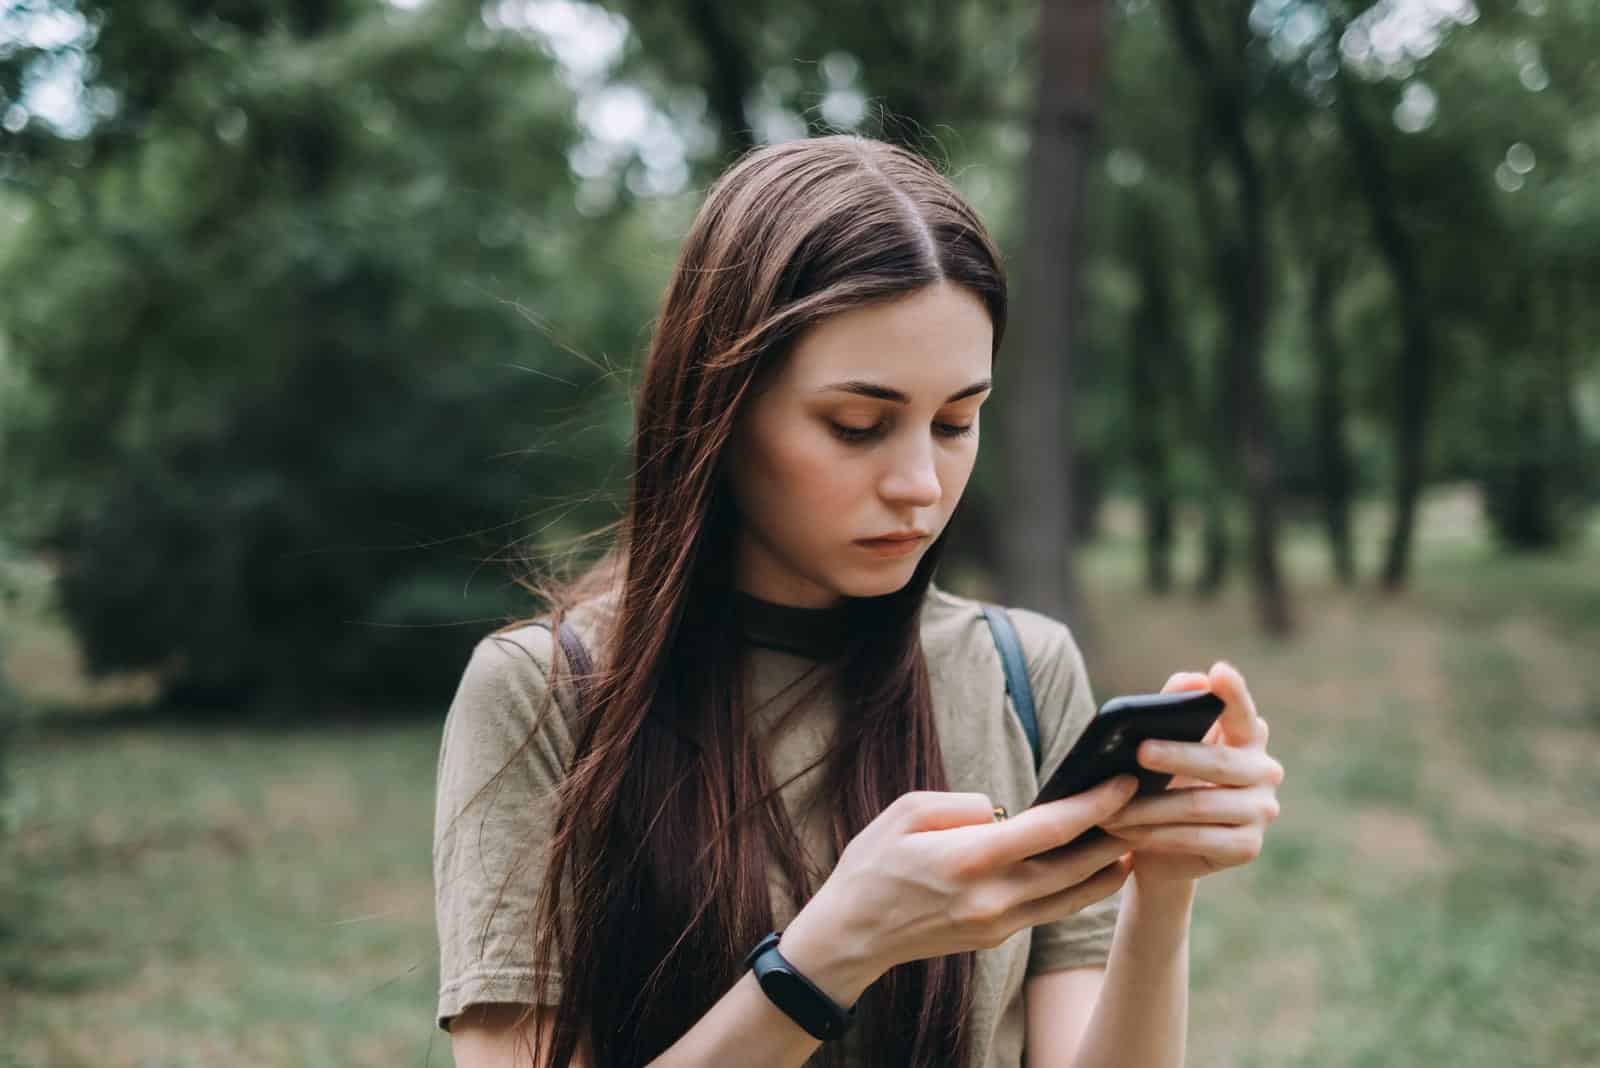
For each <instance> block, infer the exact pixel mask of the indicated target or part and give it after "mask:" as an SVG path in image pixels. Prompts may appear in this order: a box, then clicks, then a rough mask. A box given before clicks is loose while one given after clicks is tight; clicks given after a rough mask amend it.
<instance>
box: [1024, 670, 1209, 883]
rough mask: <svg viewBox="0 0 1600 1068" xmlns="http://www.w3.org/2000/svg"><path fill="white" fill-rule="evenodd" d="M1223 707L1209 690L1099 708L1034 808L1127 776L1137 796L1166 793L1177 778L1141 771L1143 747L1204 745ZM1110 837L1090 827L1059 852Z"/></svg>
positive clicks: (1127, 699) (1120, 700)
mask: <svg viewBox="0 0 1600 1068" xmlns="http://www.w3.org/2000/svg"><path fill="white" fill-rule="evenodd" d="M1222 706H1223V701H1222V698H1220V697H1218V696H1217V695H1216V694H1214V693H1211V692H1209V691H1206V690H1181V691H1178V692H1177V693H1141V694H1127V695H1124V696H1122V697H1113V698H1112V699H1111V700H1109V701H1107V702H1106V703H1105V704H1103V705H1101V706H1100V711H1099V713H1098V714H1096V716H1095V717H1094V719H1092V720H1090V721H1089V725H1088V726H1087V727H1085V728H1084V731H1083V733H1082V734H1081V735H1079V736H1078V740H1077V741H1076V742H1074V743H1073V745H1072V750H1071V751H1070V752H1068V753H1067V756H1066V759H1064V760H1062V762H1061V766H1060V767H1058V768H1057V769H1056V772H1055V774H1054V775H1052V776H1050V780H1049V781H1048V782H1046V783H1045V784H1044V785H1043V786H1042V787H1040V789H1039V795H1038V796H1037V797H1035V798H1034V799H1033V804H1034V805H1042V804H1044V803H1045V802H1046V801H1055V800H1058V799H1060V798H1063V797H1071V796H1072V795H1073V794H1081V793H1083V792H1084V791H1085V790H1088V789H1090V788H1092V787H1094V786H1097V785H1099V784H1100V783H1103V782H1105V781H1106V780H1107V779H1111V778H1115V777H1116V776H1118V775H1122V774H1125V773H1132V774H1133V775H1136V776H1138V778H1139V789H1138V795H1144V794H1150V793H1155V792H1157V791H1159V790H1164V789H1166V787H1167V783H1168V782H1170V781H1171V780H1172V776H1171V775H1169V774H1167V773H1166V772H1161V771H1151V770H1149V769H1148V768H1145V767H1143V766H1141V765H1140V764H1139V744H1140V743H1141V742H1143V741H1144V740H1145V739H1146V738H1161V739H1165V740H1167V741H1174V742H1198V741H1201V740H1202V739H1204V738H1205V736H1206V731H1208V730H1210V729H1211V725H1212V724H1213V723H1215V722H1216V720H1217V717H1218V716H1219V715H1221V714H1222ZM1138 795H1136V796H1138ZM1030 807H1031V806H1030ZM1105 833H1106V832H1105V831H1103V830H1101V829H1100V828H1099V827H1091V828H1089V829H1088V830H1087V831H1085V832H1083V833H1082V834H1080V835H1079V836H1078V837H1077V838H1074V839H1073V840H1072V841H1071V842H1068V843H1067V844H1066V845H1065V846H1060V847H1057V848H1060V849H1065V848H1067V847H1068V846H1074V845H1079V844H1080V843H1083V842H1088V841H1092V840H1093V839H1095V838H1100V837H1104V835H1105ZM1050 852H1055V850H1051V851H1050Z"/></svg>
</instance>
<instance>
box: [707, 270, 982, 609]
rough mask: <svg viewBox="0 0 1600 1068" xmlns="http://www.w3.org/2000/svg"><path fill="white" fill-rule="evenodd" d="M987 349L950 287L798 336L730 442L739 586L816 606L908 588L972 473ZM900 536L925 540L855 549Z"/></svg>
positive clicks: (975, 320)
mask: <svg viewBox="0 0 1600 1068" xmlns="http://www.w3.org/2000/svg"><path fill="white" fill-rule="evenodd" d="M993 338H994V327H993V325H992V324H991V323H990V321H989V314H988V311H987V309H986V308H985V307H984V304H983V302H982V300H980V299H979V298H978V297H977V296H976V295H975V294H973V293H972V292H971V291H969V290H967V289H965V288H962V287H960V286H957V285H955V284H953V283H949V282H937V283H935V284H933V285H931V286H927V287H925V288H923V289H920V290H917V291H916V292H914V293H911V294H908V295H906V296H904V297H899V298H896V299H894V300H892V301H889V302H885V303H879V304H873V305H868V306H866V307H860V308H852V309H851V310H849V311H846V312H841V313H839V314H838V315H835V316H832V317H830V318H828V319H826V320H824V321H823V322H821V323H819V324H817V325H816V326H814V327H812V328H811V329H810V330H808V331H806V332H805V333H804V334H802V335H801V336H800V338H799V339H798V341H797V342H796V343H795V345H794V347H793V348H792V350H791V353H790V356H789V359H788V360H787V361H786V363H785V364H784V366H783V367H782V368H781V369H780V370H779V371H778V373H777V374H776V376H775V377H774V378H773V380H772V381H771V383H770V384H769V385H768V387H767V388H766V389H765V390H764V391H763V392H762V393H761V394H760V395H759V396H757V397H756V398H755V399H754V400H753V401H751V402H750V403H749V404H748V405H747V407H746V408H745V410H744V411H743V412H742V413H741V415H740V420H739V424H738V426H737V427H736V428H735V431H734V438H733V441H732V442H731V448H730V453H729V457H728V470H729V475H730V478H731V481H732V489H733V495H734V499H735V502H736V503H737V505H738V509H739V514H740V520H741V525H740V531H739V535H738V550H737V551H738V560H737V562H736V565H735V567H736V584H737V586H738V588H739V589H741V590H744V591H745V592H747V593H750V594H753V595H754V596H756V597H760V598H762V599H763V600H767V601H773V602H776V603H778V604H788V605H797V606H800V607H806V608H824V607H827V606H829V605H831V604H833V603H834V602H835V601H837V600H838V599H839V598H840V597H841V596H850V597H876V596H881V595H883V594H887V593H893V592H894V591H895V590H898V589H900V588H901V587H902V586H904V585H905V584H906V583H907V582H908V581H910V579H911V576H912V573H913V572H915V571H916V568H917V563H918V561H919V560H921V558H922V554H923V553H925V552H926V551H927V549H928V546H930V545H931V544H933V541H934V539H936V538H938V536H939V534H940V533H941V532H942V531H943V530H944V526H945V523H946V522H948V521H949V519H950V514H951V512H953V511H954V510H955V507H956V504H957V503H958V502H959V501H960V500H961V493H962V491H963V490H964V489H965V488H966V485H967V479H968V477H969V476H971V474H972V465H973V462H974V460H976V458H977V455H978V408H979V407H980V406H981V405H982V404H983V402H984V400H985V399H986V398H987V397H988V395H989V373H990V366H991V359H990V349H991V346H992V344H993ZM909 531H916V532H920V533H921V534H922V535H924V536H923V537H922V538H921V539H920V540H918V541H915V542H911V543H908V545H902V547H901V549H902V551H897V552H888V551H885V550H884V548H883V547H882V546H881V545H880V546H876V547H874V546H871V545H865V544H862V539H868V538H881V537H883V536H884V535H890V534H902V533H905V532H909ZM906 548H909V551H903V550H905V549H906Z"/></svg>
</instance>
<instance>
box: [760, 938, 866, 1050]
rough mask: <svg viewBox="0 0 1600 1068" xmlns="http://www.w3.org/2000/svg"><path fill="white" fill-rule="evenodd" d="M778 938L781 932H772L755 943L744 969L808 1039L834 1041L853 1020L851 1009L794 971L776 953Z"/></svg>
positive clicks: (790, 965)
mask: <svg viewBox="0 0 1600 1068" xmlns="http://www.w3.org/2000/svg"><path fill="white" fill-rule="evenodd" d="M782 935H783V932H782V931H773V932H772V933H771V934H769V935H767V937H765V938H763V939H762V940H761V941H759V942H757V943H756V948H754V949H752V950H751V951H750V955H749V956H747V957H745V959H744V963H745V967H747V968H752V969H754V970H755V973H756V981H757V982H759V983H760V984H761V990H762V992H763V993H765V994H766V995H767V998H768V999H769V1000H770V1001H771V1002H772V1003H773V1004H774V1005H776V1006H778V1008H780V1009H782V1010H783V1011H784V1012H785V1013H786V1014H788V1016H789V1018H790V1019H792V1020H793V1021H794V1022H795V1023H797V1024H799V1025H800V1026H801V1027H803V1028H805V1030H806V1032H807V1033H808V1034H810V1035H811V1037H812V1038H820V1039H822V1040H823V1041H824V1042H826V1041H827V1040H828V1039H830V1038H838V1037H839V1036H840V1035H842V1034H844V1033H845V1032H846V1031H848V1030H849V1029H850V1024H851V1023H853V1022H854V1021H855V1018H856V1008H855V1006H854V1005H852V1006H850V1008H848V1009H841V1008H840V1007H839V1005H838V1003H837V1002H835V1001H834V1000H833V999H832V998H830V997H829V996H828V995H826V994H824V993H823V992H822V991H821V990H818V989H817V987H816V985H815V984H813V983H812V982H811V980H809V979H807V978H806V977H805V976H803V975H801V974H800V973H799V972H798V971H796V970H795V967H794V965H792V964H790V963H789V962H788V961H787V960H785V959H784V957H783V954H782V953H779V952H778V939H779V938H780V937H782Z"/></svg>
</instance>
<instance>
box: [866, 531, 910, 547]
mask: <svg viewBox="0 0 1600 1068" xmlns="http://www.w3.org/2000/svg"><path fill="white" fill-rule="evenodd" d="M927 536H928V533H927V531H924V530H913V531H909V532H906V533H902V534H884V535H882V536H880V537H876V538H857V539H856V540H857V541H863V542H870V543H872V544H884V543H888V542H896V541H921V540H922V539H923V538H926V537H927Z"/></svg>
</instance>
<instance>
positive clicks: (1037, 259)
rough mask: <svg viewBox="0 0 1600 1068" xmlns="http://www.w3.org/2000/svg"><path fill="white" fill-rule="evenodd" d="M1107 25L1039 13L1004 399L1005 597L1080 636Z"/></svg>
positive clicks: (1096, 8)
mask: <svg viewBox="0 0 1600 1068" xmlns="http://www.w3.org/2000/svg"><path fill="white" fill-rule="evenodd" d="M1109 18H1110V10H1109V5H1108V4H1107V3H1106V2H1105V0H1074V2H1070V3H1069V2H1061V3H1057V2H1054V0H1044V2H1043V3H1041V4H1040V5H1039V29H1038V38H1037V40H1038V46H1037V59H1036V66H1037V72H1036V75H1035V76H1036V78H1037V79H1038V82H1037V85H1038V88H1037V97H1036V103H1035V106H1034V119H1033V137H1032V140H1031V143H1030V148H1029V157H1028V168H1027V184H1026V197H1027V212H1026V215H1027V218H1028V221H1029V236H1028V239H1027V243H1026V247H1025V250H1024V266H1023V271H1022V278H1021V286H1020V290H1021V293H1020V297H1019V303H1020V306H1021V321H1020V323H1019V324H1018V326H1019V333H1020V334H1021V340H1022V351H1021V352H1020V353H1019V354H1018V355H1019V356H1020V357H1021V359H1020V361H1019V365H1018V367H1017V368H1016V373H1015V374H1014V375H1013V376H1012V379H1011V386H1010V388H1009V389H1008V390H1006V392H1005V393H1004V394H1003V395H1002V403H1003V404H1004V415H1005V422H1004V424H1003V426H1002V431H1003V434H1002V441H1003V443H1004V445H1005V454H1006V471H1007V474H1008V475H1009V476H1010V479H1009V488H1010V491H1011V493H1010V497H1011V502H1012V505H1011V508H1012V513H1013V515H1014V516H1015V519H1014V521H1013V522H1011V523H1008V524H1007V525H1006V528H1005V536H1004V538H1003V539H1002V541H1001V547H1002V550H1003V555H1002V557H1001V559H1000V572H1001V576H1002V588H1003V589H1004V591H1005V592H1006V594H1007V596H1008V597H1009V598H1010V599H1011V600H1012V601H1013V602H1014V603H1017V604H1023V605H1026V606H1028V607H1030V608H1034V609H1036V610H1038V611H1041V612H1044V613H1046V614H1047V615H1051V616H1054V617H1055V618H1057V619H1068V620H1073V621H1075V622H1076V623H1079V624H1083V625H1082V626H1080V627H1079V628H1078V629H1080V630H1087V626H1086V624H1087V622H1088V621H1086V620H1084V619H1083V617H1082V615H1081V614H1080V613H1079V611H1078V592H1077V588H1076V582H1075V579H1074V576H1073V571H1072V551H1073V544H1074V535H1075V533H1076V530H1075V528H1074V526H1073V521H1072V519H1073V517H1072V511H1071V508H1072V501H1073V495H1072V475H1073V462H1072V461H1073V452H1074V448H1073V447H1074V422H1073V412H1074V403H1075V401H1076V397H1075V395H1074V393H1073V380H1074V375H1073V369H1074V367H1075V365H1076V356H1075V353H1076V347H1075V343H1076V342H1077V341H1078V339H1079V338H1080V337H1081V332H1082V331H1081V327H1080V325H1079V322H1078V313H1079V308H1080V306H1081V304H1080V302H1079V300H1078V290H1079V277H1080V274H1081V270H1082V266H1083V262H1084V259H1085V252H1084V247H1083V240H1082V237H1083V233H1084V231H1085V227H1084V225H1083V221H1082V216H1083V211H1084V204H1085V197H1084V189H1085V186H1086V184H1087V179H1086V175H1087V172H1088V168H1089V165H1090V160H1091V159H1092V155H1091V153H1092V152H1093V148H1094V137H1095V134H1096V130H1097V127H1098V124H1099V121H1100V106H1101V104H1100V102H1101V94H1102V91H1103V83H1104V77H1105V65H1106V55H1107V51H1108V41H1107V35H1108V33H1109V31H1110V27H1109V25H1108V21H1109ZM1080 637H1082V638H1085V639H1087V638H1088V635H1087V634H1086V633H1084V634H1081V635H1080Z"/></svg>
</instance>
